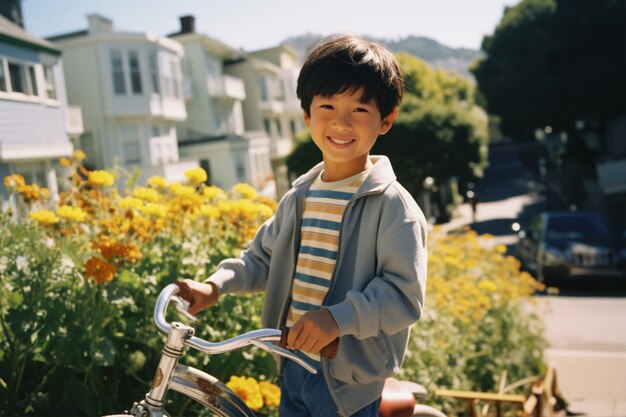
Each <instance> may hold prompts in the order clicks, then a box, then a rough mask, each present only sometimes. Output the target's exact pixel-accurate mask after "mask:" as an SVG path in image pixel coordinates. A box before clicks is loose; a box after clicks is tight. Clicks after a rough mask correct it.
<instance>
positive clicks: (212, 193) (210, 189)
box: [202, 185, 226, 200]
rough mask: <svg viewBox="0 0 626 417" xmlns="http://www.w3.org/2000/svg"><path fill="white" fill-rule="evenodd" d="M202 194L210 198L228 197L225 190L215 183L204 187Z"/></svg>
mask: <svg viewBox="0 0 626 417" xmlns="http://www.w3.org/2000/svg"><path fill="white" fill-rule="evenodd" d="M202 195H204V197H206V198H207V199H209V200H213V199H216V198H224V197H226V193H225V192H224V190H222V189H221V188H219V187H216V186H215V185H208V186H206V187H204V189H203V190H202Z"/></svg>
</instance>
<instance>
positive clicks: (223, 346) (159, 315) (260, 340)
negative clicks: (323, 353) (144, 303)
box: [154, 284, 317, 374]
mask: <svg viewBox="0 0 626 417" xmlns="http://www.w3.org/2000/svg"><path fill="white" fill-rule="evenodd" d="M179 290H180V289H179V287H178V286H177V285H176V284H170V285H168V286H166V287H165V288H163V290H162V291H161V293H160V294H159V297H158V298H157V301H156V305H155V306H154V322H155V324H156V326H157V328H158V329H159V330H160V331H162V332H163V333H169V332H170V330H171V328H172V325H171V324H170V323H168V322H167V320H166V319H165V312H166V311H167V307H168V305H169V303H170V301H171V300H174V302H176V303H177V304H178V306H179V310H181V309H183V310H184V311H186V307H185V301H184V300H183V299H182V298H180V297H178V296H176V294H177V293H178V292H179ZM280 339H281V331H280V330H278V329H259V330H252V331H250V332H247V333H244V334H241V335H239V336H235V337H233V338H230V339H227V340H224V341H221V342H208V341H206V340H204V339H201V338H199V337H197V336H191V337H189V338H187V339H185V341H184V343H185V345H187V346H189V347H191V348H194V349H196V350H199V351H200V352H204V353H207V354H209V355H215V354H219V353H225V352H230V351H232V350H235V349H240V348H242V347H245V346H249V345H254V346H257V347H259V348H261V349H263V350H265V351H266V352H269V353H273V354H277V355H280V356H282V357H284V358H287V359H291V360H292V361H294V362H296V363H298V364H299V365H300V366H302V367H303V368H305V369H306V370H307V371H309V372H311V373H313V374H315V373H317V370H316V369H315V368H314V367H313V366H311V365H309V364H308V363H307V362H305V361H304V360H303V359H301V358H300V357H298V356H296V354H294V353H293V352H291V351H289V350H287V349H284V348H282V347H280V346H278V345H276V344H274V343H272V342H276V343H279V342H280Z"/></svg>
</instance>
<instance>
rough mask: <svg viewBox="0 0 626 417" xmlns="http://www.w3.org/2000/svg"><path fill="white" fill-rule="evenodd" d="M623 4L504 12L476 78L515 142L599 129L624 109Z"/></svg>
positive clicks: (544, 2)
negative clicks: (540, 134) (547, 130)
mask: <svg viewBox="0 0 626 417" xmlns="http://www.w3.org/2000/svg"><path fill="white" fill-rule="evenodd" d="M624 4H625V3H624V1H623V0H598V1H593V2H589V1H584V0H523V1H521V2H520V3H519V4H518V5H516V6H514V7H511V8H507V9H505V12H504V15H503V17H502V20H501V21H500V23H499V24H498V26H497V28H496V30H495V32H494V34H493V35H491V36H486V37H485V38H484V39H483V44H482V49H483V51H484V52H485V57H484V58H482V59H480V60H479V61H477V63H476V65H475V67H474V68H473V69H472V72H473V73H474V75H475V76H476V79H477V82H478V86H479V89H480V91H481V93H482V94H483V95H484V97H485V98H486V100H487V106H488V110H489V112H490V114H491V113H492V114H497V115H498V116H500V117H501V119H502V130H503V132H504V133H505V134H508V135H510V136H512V137H513V138H516V139H527V138H529V137H532V135H533V133H534V130H535V129H536V128H538V127H544V126H551V127H552V128H553V129H556V130H557V131H558V130H565V131H568V130H572V129H573V127H574V126H575V124H576V121H578V120H585V121H594V122H596V123H600V124H602V123H603V121H604V120H606V119H607V118H610V117H613V116H615V115H617V114H619V113H623V112H624V109H625V103H626V101H625V94H624V91H626V84H625V82H626V81H625V80H626V77H625V76H624V74H625V73H626V67H625V51H626V33H625V24H624V15H625V6H624Z"/></svg>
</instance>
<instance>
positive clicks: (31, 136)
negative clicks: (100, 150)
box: [0, 15, 83, 198]
mask: <svg viewBox="0 0 626 417" xmlns="http://www.w3.org/2000/svg"><path fill="white" fill-rule="evenodd" d="M82 130H83V128H82V116H81V109H80V108H78V107H68V105H67V98H66V93H65V80H64V76H63V63H62V59H61V50H60V49H59V48H58V47H57V46H55V45H54V44H52V43H50V42H48V41H45V40H43V39H39V38H36V37H34V36H32V35H30V34H29V33H27V32H26V31H25V30H24V29H23V28H22V27H21V26H19V25H18V24H16V23H14V22H12V21H11V20H9V19H7V18H5V17H4V16H2V15H0V179H1V178H4V177H5V176H7V175H9V174H20V175H22V176H24V178H25V180H26V182H28V183H31V182H32V183H37V184H38V185H40V186H44V187H47V188H48V189H49V190H50V192H51V194H52V195H53V196H54V195H56V193H57V191H58V187H57V184H58V181H57V173H59V172H60V165H59V162H58V160H59V158H61V157H67V156H70V155H71V154H72V152H73V151H74V147H73V145H72V142H71V138H72V137H77V136H78V135H80V134H81V133H82ZM0 196H1V197H3V198H6V196H7V190H6V189H5V188H4V186H3V185H2V183H0Z"/></svg>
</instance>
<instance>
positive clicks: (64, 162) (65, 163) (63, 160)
mask: <svg viewBox="0 0 626 417" xmlns="http://www.w3.org/2000/svg"><path fill="white" fill-rule="evenodd" d="M59 162H60V163H61V166H63V167H69V166H71V165H72V161H70V160H69V159H67V158H61V159H60V160H59Z"/></svg>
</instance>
